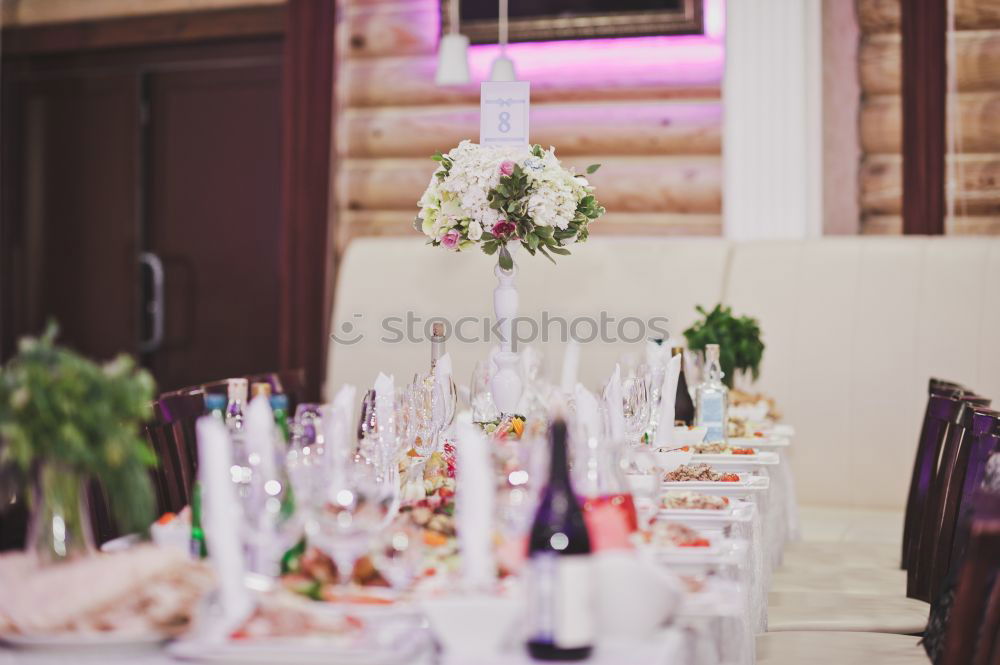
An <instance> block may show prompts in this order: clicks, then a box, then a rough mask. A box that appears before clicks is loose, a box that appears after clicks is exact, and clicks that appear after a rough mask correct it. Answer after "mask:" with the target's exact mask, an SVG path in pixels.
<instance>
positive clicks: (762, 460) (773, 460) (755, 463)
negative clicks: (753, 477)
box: [691, 450, 781, 471]
mask: <svg viewBox="0 0 1000 665" xmlns="http://www.w3.org/2000/svg"><path fill="white" fill-rule="evenodd" d="M780 461H781V459H780V458H779V457H778V453H776V452H774V451H773V450H759V451H757V453H756V454H753V455H725V454H714V453H709V454H695V456H694V458H693V459H692V460H691V462H692V464H698V463H699V462H701V463H704V464H711V465H712V466H713V467H718V468H719V469H726V470H728V471H735V470H746V471H749V470H750V469H754V468H756V467H759V466H773V465H775V464H778V463H779V462H780Z"/></svg>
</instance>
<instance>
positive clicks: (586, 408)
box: [573, 383, 604, 491]
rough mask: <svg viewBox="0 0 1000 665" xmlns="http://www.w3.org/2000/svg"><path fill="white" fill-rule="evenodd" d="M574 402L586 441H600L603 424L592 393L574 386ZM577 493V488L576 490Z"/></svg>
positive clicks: (581, 387)
mask: <svg viewBox="0 0 1000 665" xmlns="http://www.w3.org/2000/svg"><path fill="white" fill-rule="evenodd" d="M573 397H574V401H575V402H576V420H577V422H578V423H579V424H580V427H582V428H583V432H584V436H586V437H587V439H595V440H597V441H600V440H601V438H603V436H604V422H603V420H602V419H601V411H600V408H599V406H598V403H597V397H595V396H594V393H592V392H590V391H589V390H587V389H586V388H585V387H584V386H583V384H582V383H578V384H576V389H575V391H574V395H573ZM577 490H578V491H579V488H577Z"/></svg>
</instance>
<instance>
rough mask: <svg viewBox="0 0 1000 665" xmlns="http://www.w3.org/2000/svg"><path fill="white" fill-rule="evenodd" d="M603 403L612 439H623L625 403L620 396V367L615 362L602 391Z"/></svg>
mask: <svg viewBox="0 0 1000 665" xmlns="http://www.w3.org/2000/svg"><path fill="white" fill-rule="evenodd" d="M604 392H605V394H604V404H605V406H606V407H607V409H608V424H609V425H610V430H611V439H612V440H613V441H624V440H625V410H624V409H625V403H624V401H623V396H622V368H621V366H620V365H618V364H617V363H616V364H615V371H613V372H612V373H611V378H610V379H609V380H608V386H607V389H606V390H605V391H604Z"/></svg>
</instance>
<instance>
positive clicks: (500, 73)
mask: <svg viewBox="0 0 1000 665" xmlns="http://www.w3.org/2000/svg"><path fill="white" fill-rule="evenodd" d="M490 80H491V81H516V80H517V74H516V73H515V72H514V61H513V60H511V59H510V58H508V57H507V56H505V55H498V56H497V58H496V60H494V61H493V66H492V67H491V68H490Z"/></svg>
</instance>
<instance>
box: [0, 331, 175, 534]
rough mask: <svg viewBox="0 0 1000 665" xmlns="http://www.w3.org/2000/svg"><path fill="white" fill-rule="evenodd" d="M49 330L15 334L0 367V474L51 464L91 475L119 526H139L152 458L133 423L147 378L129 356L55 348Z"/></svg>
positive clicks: (21, 475)
mask: <svg viewBox="0 0 1000 665" xmlns="http://www.w3.org/2000/svg"><path fill="white" fill-rule="evenodd" d="M56 331H57V328H56V327H55V326H54V325H50V326H49V328H47V329H46V331H45V333H44V334H43V335H42V336H41V337H39V338H36V339H31V338H28V339H25V340H22V341H21V344H20V346H19V352H18V353H17V355H15V356H14V357H12V358H11V359H10V360H9V361H8V362H7V364H6V365H4V367H3V368H2V370H0V473H3V474H7V475H15V476H16V477H17V479H18V482H19V483H21V484H23V483H25V482H26V481H27V480H28V478H29V476H31V475H32V474H33V473H34V471H35V470H37V469H38V468H40V467H46V468H47V467H48V466H50V465H58V468H59V470H60V471H59V473H60V474H62V475H66V476H72V477H75V478H78V479H88V478H96V479H98V480H100V481H101V484H102V485H103V487H104V490H105V491H106V492H107V494H108V498H109V500H110V501H109V503H110V505H111V507H112V510H113V511H114V514H115V518H116V519H117V520H118V523H119V526H120V527H121V528H122V529H124V530H141V529H144V528H145V527H147V526H148V524H149V521H150V519H151V518H152V516H153V493H152V487H151V485H150V479H149V473H148V468H149V467H151V466H154V465H155V463H156V456H155V454H154V453H153V451H152V450H151V449H150V448H149V446H148V444H147V443H146V441H145V440H144V439H143V437H142V436H141V424H142V423H144V422H146V421H147V420H148V419H149V418H150V417H151V416H152V410H151V406H150V403H151V401H152V399H153V393H154V389H155V387H154V384H153V379H152V377H151V376H150V375H149V374H148V373H147V372H146V371H145V370H143V369H141V368H138V367H137V366H136V364H135V361H134V360H133V359H132V358H131V357H129V356H125V355H122V356H119V357H118V358H115V359H114V360H112V361H111V362H108V363H105V364H104V365H98V364H97V363H95V362H93V361H91V360H88V359H87V358H84V357H82V356H80V355H79V354H77V353H75V352H73V351H70V350H68V349H65V348H63V347H59V346H57V345H56V344H55V337H56ZM53 482H56V481H53ZM58 482H59V483H63V482H66V479H65V478H61V477H60V478H59V479H58Z"/></svg>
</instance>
